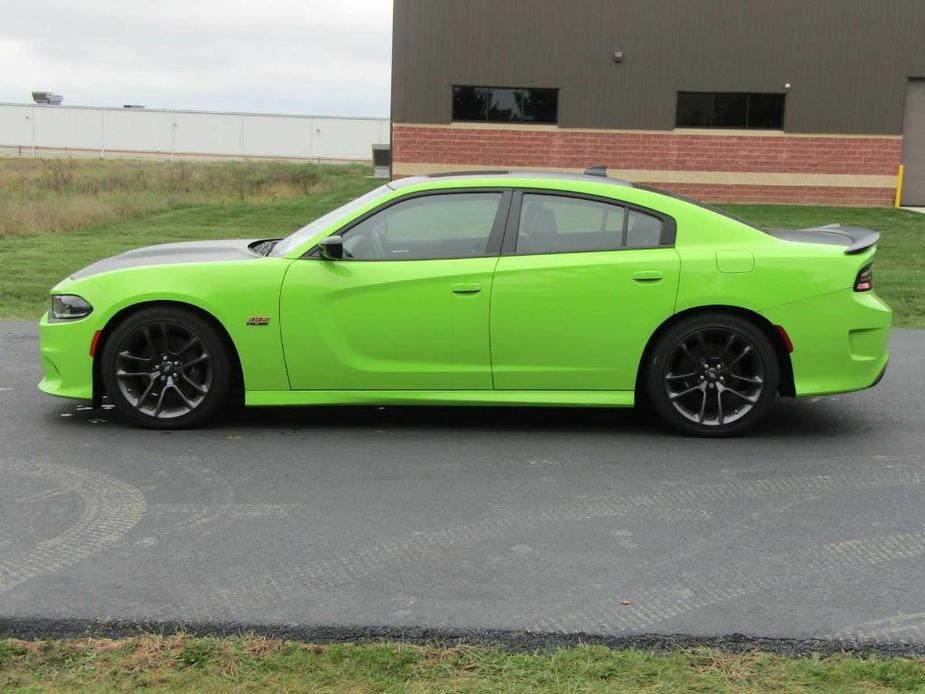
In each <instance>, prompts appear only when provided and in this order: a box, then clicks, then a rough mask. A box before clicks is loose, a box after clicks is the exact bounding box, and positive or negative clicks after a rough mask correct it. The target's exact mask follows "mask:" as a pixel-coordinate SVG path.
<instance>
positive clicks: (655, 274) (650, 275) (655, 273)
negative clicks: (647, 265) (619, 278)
mask: <svg viewBox="0 0 925 694" xmlns="http://www.w3.org/2000/svg"><path fill="white" fill-rule="evenodd" d="M633 279H634V280H635V281H637V282H660V281H661V280H663V279H665V273H664V272H662V271H661V270H639V271H638V272H634V273H633Z"/></svg>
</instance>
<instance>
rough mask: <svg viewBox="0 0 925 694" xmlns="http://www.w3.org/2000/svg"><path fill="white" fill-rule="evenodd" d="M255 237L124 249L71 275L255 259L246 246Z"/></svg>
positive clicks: (256, 255) (76, 278)
mask: <svg viewBox="0 0 925 694" xmlns="http://www.w3.org/2000/svg"><path fill="white" fill-rule="evenodd" d="M252 243H254V241H253V240H252V239H251V240H243V241H242V240H239V239H231V240H228V241H191V242H185V243H163V244H160V245H157V246H145V247H144V248H136V249H135V250H131V251H126V252H125V253H121V254H120V255H114V256H112V257H111V258H104V259H103V260H99V261H97V262H95V263H93V265H88V266H87V267H85V268H84V269H83V270H79V271H78V272H75V273H74V274H73V275H71V279H75V280H79V279H83V278H85V277H90V276H91V275H98V274H100V273H103V272H110V271H112V270H125V269H127V268H133V267H143V266H146V265H176V264H177V263H217V262H224V261H233V260H258V259H259V258H261V257H262V256H260V255H258V254H257V253H254V252H253V251H252V250H251V249H250V248H248V246H250V245H251V244H252Z"/></svg>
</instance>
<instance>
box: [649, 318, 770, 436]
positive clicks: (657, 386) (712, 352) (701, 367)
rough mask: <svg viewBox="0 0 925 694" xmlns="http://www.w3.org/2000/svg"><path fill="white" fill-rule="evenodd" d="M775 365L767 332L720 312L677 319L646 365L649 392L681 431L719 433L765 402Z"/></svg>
mask: <svg viewBox="0 0 925 694" xmlns="http://www.w3.org/2000/svg"><path fill="white" fill-rule="evenodd" d="M779 379H780V369H779V365H778V363H777V356H776V354H775V352H774V348H773V346H772V345H771V343H770V341H769V340H768V338H767V336H766V335H765V334H764V333H763V331H761V330H760V329H759V328H757V327H756V326H754V325H752V324H751V323H750V322H748V321H746V320H744V319H741V318H738V317H736V316H725V315H722V314H718V315H713V316H701V317H695V318H693V319H689V320H687V321H683V322H681V323H679V324H678V325H676V326H674V328H673V329H670V330H669V331H668V333H667V334H666V335H665V336H664V337H663V339H662V340H661V341H660V343H659V345H658V347H657V348H656V350H655V353H654V355H653V360H652V364H651V366H650V369H649V378H648V387H649V396H650V398H651V400H652V403H653V405H654V406H655V409H656V411H658V413H659V414H660V415H661V416H662V418H663V419H664V420H665V421H666V422H668V423H669V424H671V425H672V426H674V427H675V428H676V429H678V430H680V431H682V432H683V433H687V434H693V435H698V436H725V435H730V434H735V433H740V432H741V431H744V430H745V429H746V428H748V427H750V426H752V425H753V424H754V423H756V422H757V421H758V420H759V419H760V418H761V417H762V416H763V415H764V413H765V412H766V411H767V409H768V408H769V407H770V405H771V402H772V401H773V399H774V397H775V395H776V393H777V388H778V383H779Z"/></svg>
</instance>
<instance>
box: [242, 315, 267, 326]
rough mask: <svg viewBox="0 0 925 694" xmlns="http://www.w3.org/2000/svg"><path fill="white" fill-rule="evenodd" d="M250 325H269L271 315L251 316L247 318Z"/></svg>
mask: <svg viewBox="0 0 925 694" xmlns="http://www.w3.org/2000/svg"><path fill="white" fill-rule="evenodd" d="M247 324H248V325H269V324H270V317H269V316H251V317H250V318H248V319H247Z"/></svg>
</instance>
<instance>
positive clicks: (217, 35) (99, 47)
mask: <svg viewBox="0 0 925 694" xmlns="http://www.w3.org/2000/svg"><path fill="white" fill-rule="evenodd" d="M391 32H392V0H250V1H249V2H245V1H242V0H156V1H154V0H0V101H7V102H28V101H31V92H32V90H36V89H43V90H48V91H54V92H57V93H59V94H63V95H64V103H65V104H80V105H91V106H122V105H123V104H144V105H145V106H148V107H152V108H185V109H216V110H227V111H269V112H285V113H305V114H325V115H357V116H387V115H388V114H389V77H390V55H391Z"/></svg>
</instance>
